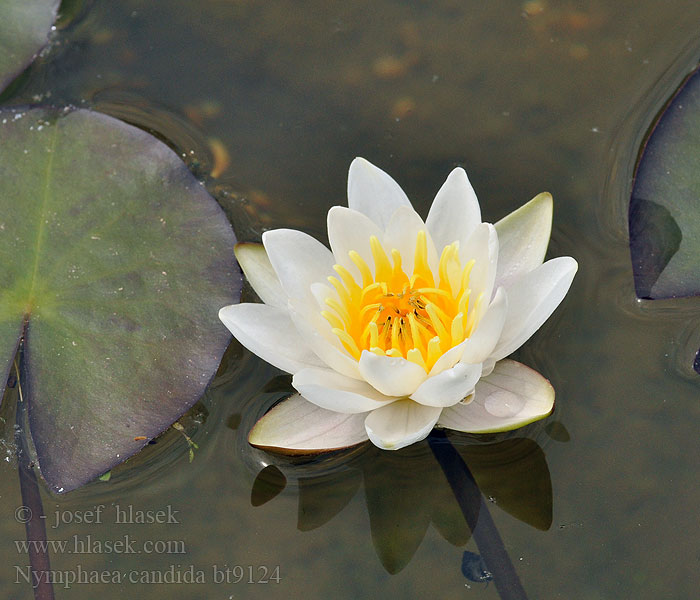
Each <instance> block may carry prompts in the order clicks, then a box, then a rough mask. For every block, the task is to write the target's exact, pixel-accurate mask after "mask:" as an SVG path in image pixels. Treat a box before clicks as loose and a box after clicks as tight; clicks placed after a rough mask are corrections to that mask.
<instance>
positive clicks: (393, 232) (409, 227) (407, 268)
mask: <svg viewBox="0 0 700 600" xmlns="http://www.w3.org/2000/svg"><path fill="white" fill-rule="evenodd" d="M419 231H425V233H426V238H427V240H426V241H427V247H428V265H429V266H430V268H431V270H432V271H433V273H437V268H438V258H439V257H438V255H437V251H436V250H435V244H434V243H433V240H432V238H431V236H430V233H429V231H428V228H427V227H426V225H425V223H423V219H421V218H420V216H419V215H418V213H417V212H416V211H415V210H413V208H412V207H410V206H400V207H399V208H397V209H396V210H395V211H394V214H393V215H391V219H390V220H389V224H388V225H387V228H386V231H385V232H384V236H383V240H382V241H383V244H384V249H385V250H386V251H387V253H389V252H391V250H392V249H394V248H395V249H396V250H398V251H399V253H400V254H401V265H402V267H403V272H404V273H406V274H407V275H408V276H409V277H410V276H411V275H412V274H413V263H414V258H415V254H416V240H417V238H418V232H419ZM380 239H382V238H380Z"/></svg>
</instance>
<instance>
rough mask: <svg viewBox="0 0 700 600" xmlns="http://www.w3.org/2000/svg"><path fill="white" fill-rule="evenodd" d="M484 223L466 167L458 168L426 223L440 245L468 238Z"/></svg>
mask: <svg viewBox="0 0 700 600" xmlns="http://www.w3.org/2000/svg"><path fill="white" fill-rule="evenodd" d="M479 223H481V209H480V208H479V201H478V200H477V198H476V194H475V193H474V189H473V188H472V186H471V184H470V183H469V179H468V178H467V174H466V173H465V171H464V169H462V168H459V167H458V168H456V169H454V170H453V171H452V172H451V173H450V174H449V175H448V177H447V179H446V180H445V183H443V184H442V187H441V188H440V189H439V190H438V193H437V194H436V195H435V200H434V201H433V204H432V206H431V207H430V212H429V213H428V218H427V219H426V221H425V224H426V225H427V227H428V231H430V235H431V236H432V238H433V241H434V242H435V245H436V246H437V247H438V248H444V247H445V246H448V245H450V244H451V243H452V242H456V241H460V242H462V243H463V242H465V241H466V240H467V238H468V237H469V236H470V235H471V234H472V232H473V231H474V229H476V227H477V225H479Z"/></svg>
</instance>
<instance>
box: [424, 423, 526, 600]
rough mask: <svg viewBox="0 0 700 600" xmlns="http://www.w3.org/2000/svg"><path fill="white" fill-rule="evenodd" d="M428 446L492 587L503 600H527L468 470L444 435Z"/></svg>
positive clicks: (434, 437)
mask: <svg viewBox="0 0 700 600" xmlns="http://www.w3.org/2000/svg"><path fill="white" fill-rule="evenodd" d="M428 443H429V444H430V449H431V450H432V451H433V454H434V455H435V458H436V459H437V461H438V463H440V467H442V470H443V472H444V473H445V477H447V481H448V482H449V484H450V487H451V488H452V493H453V494H454V495H455V498H456V499H457V502H458V504H459V507H460V508H461V509H462V513H463V514H464V518H465V519H466V520H467V524H468V525H469V528H470V529H471V531H472V536H473V537H474V541H475V542H476V545H477V547H478V548H479V552H480V553H481V557H482V558H483V560H484V562H485V563H486V566H487V567H488V568H489V571H490V572H491V573H492V574H493V583H494V584H495V586H496V589H497V590H498V595H499V596H500V597H501V600H527V594H526V593H525V588H523V584H522V583H520V579H519V578H518V574H517V572H516V571H515V567H514V566H513V563H512V561H511V560H510V556H508V551H507V550H506V549H505V546H504V545H503V540H502V539H501V536H500V535H499V533H498V529H496V524H495V523H494V522H493V518H492V517H491V513H490V512H489V509H488V506H487V504H486V502H485V501H484V496H483V495H482V493H481V490H480V489H479V485H478V484H477V483H476V480H475V479H474V476H473V475H472V474H471V471H470V470H469V467H468V466H467V464H466V463H465V462H464V460H462V457H461V456H460V455H459V454H458V453H457V450H455V448H454V446H453V445H452V444H451V443H450V441H449V440H448V439H447V435H446V434H445V432H444V431H440V430H434V431H433V432H432V433H431V434H430V436H429V437H428Z"/></svg>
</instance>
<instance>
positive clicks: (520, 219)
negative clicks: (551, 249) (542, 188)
mask: <svg viewBox="0 0 700 600" xmlns="http://www.w3.org/2000/svg"><path fill="white" fill-rule="evenodd" d="M552 204H553V203H552V196H551V194H548V193H547V192H543V193H542V194H538V195H537V196H535V197H534V198H533V199H532V200H530V202H528V203H527V204H525V205H523V206H521V207H520V208H519V209H517V210H515V211H513V212H512V213H510V214H509V215H507V216H505V217H503V218H502V219H501V220H500V221H499V222H498V223H496V231H497V232H498V242H499V246H500V248H499V250H500V257H499V260H498V273H497V275H496V285H503V286H505V287H508V286H509V285H511V284H512V283H513V282H514V281H515V280H516V279H517V278H518V277H520V276H521V275H522V274H524V273H529V272H530V271H532V270H533V269H535V268H536V267H538V266H539V265H541V264H542V261H543V260H544V255H545V252H546V251H547V245H548V244H549V236H550V234H551V232H552Z"/></svg>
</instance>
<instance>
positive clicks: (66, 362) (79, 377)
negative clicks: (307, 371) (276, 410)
mask: <svg viewBox="0 0 700 600" xmlns="http://www.w3.org/2000/svg"><path fill="white" fill-rule="evenodd" d="M234 243H235V237H234V234H233V231H232V229H231V226H230V224H229V223H228V221H227V219H226V217H225V216H224V214H223V211H222V210H221V209H220V207H219V206H218V204H217V203H216V202H215V201H214V200H213V199H212V198H211V197H210V196H209V195H208V194H207V193H206V191H205V190H204V188H203V187H202V185H201V184H200V183H199V182H198V181H197V180H196V179H195V178H194V177H193V176H192V174H191V173H190V172H189V171H188V170H187V168H186V167H185V166H184V164H183V163H182V162H181V161H180V159H179V158H178V157H177V155H176V154H175V153H174V152H173V151H172V150H170V149H169V148H168V147H167V146H166V145H165V144H163V143H162V142H160V141H158V140H156V139H155V138H154V137H153V136H151V135H149V134H147V133H145V132H143V131H141V130H139V129H136V128H135V127H132V126H131V125H127V124H125V123H123V122H121V121H118V120H117V119H114V118H112V117H108V116H106V115H103V114H100V113H95V112H92V111H88V110H69V109H64V110H60V111H59V110H50V109H31V110H20V109H5V110H0V256H2V257H3V258H2V261H0V376H6V375H7V374H8V372H9V369H10V366H11V364H12V360H13V358H14V356H15V352H16V349H17V348H18V345H19V342H20V340H21V339H23V346H22V347H23V352H22V355H21V368H20V384H21V386H22V392H23V396H24V399H25V401H28V403H29V428H30V433H31V437H32V439H33V442H34V446H35V448H36V452H37V457H38V462H39V466H40V468H41V472H42V475H43V477H44V478H45V480H46V481H47V482H48V484H49V485H50V486H51V487H52V488H53V489H54V490H55V491H58V492H64V491H68V490H72V489H75V488H77V487H79V486H80V485H82V484H84V483H86V482H88V481H90V480H91V479H93V478H95V477H97V476H98V475H100V474H102V473H104V472H105V471H108V470H109V469H111V468H112V467H113V466H115V465H116V464H118V463H120V462H122V461H124V460H125V459H126V458H127V457H129V456H131V455H133V454H134V453H136V452H137V451H138V450H140V449H141V448H142V447H143V446H144V445H145V444H146V443H147V442H148V440H150V439H151V438H153V437H154V436H156V435H158V434H159V433H160V432H161V431H163V430H164V429H165V428H167V427H168V426H169V425H170V424H171V423H172V422H173V421H175V420H176V419H177V418H178V417H179V416H180V415H181V414H182V413H184V412H185V411H186V410H187V409H188V408H189V407H190V406H192V405H193V404H194V403H195V402H196V401H197V399H198V398H199V397H200V396H201V395H202V393H203V391H204V389H205V387H206V385H207V384H208V382H209V381H210V379H211V378H212V376H213V375H214V373H215V371H216V369H217V367H218V365H219V362H220V360H221V356H222V354H223V352H224V350H225V349H226V346H227V345H228V342H229V340H230V336H229V334H228V332H227V331H226V328H225V327H224V326H223V325H221V323H220V321H219V319H218V317H217V311H218V309H219V308H221V307H222V306H224V305H226V304H230V303H231V302H237V301H238V298H239V294H240V287H241V276H240V271H239V270H238V266H237V263H236V261H235V257H234V254H233V245H234Z"/></svg>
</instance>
